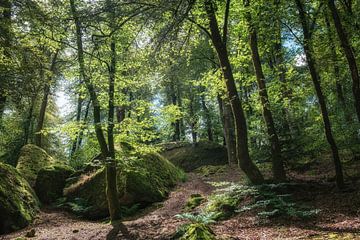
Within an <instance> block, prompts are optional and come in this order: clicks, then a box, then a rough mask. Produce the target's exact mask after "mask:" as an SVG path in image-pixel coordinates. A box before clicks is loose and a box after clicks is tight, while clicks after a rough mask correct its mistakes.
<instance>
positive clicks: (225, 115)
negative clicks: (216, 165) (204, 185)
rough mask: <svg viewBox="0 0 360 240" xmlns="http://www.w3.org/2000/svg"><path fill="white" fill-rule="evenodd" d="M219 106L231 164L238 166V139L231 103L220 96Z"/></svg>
mask: <svg viewBox="0 0 360 240" xmlns="http://www.w3.org/2000/svg"><path fill="white" fill-rule="evenodd" d="M218 104H219V109H220V115H221V122H222V124H223V130H224V140H225V146H226V150H227V156H228V162H229V164H230V165H231V164H238V161H237V157H236V137H235V127H234V117H233V114H232V111H231V106H230V103H229V102H228V101H227V100H223V99H221V97H220V96H218Z"/></svg>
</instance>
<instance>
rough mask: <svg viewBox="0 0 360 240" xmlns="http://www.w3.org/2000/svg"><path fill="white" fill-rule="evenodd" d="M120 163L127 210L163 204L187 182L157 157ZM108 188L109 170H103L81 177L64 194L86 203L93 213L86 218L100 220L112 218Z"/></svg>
mask: <svg viewBox="0 0 360 240" xmlns="http://www.w3.org/2000/svg"><path fill="white" fill-rule="evenodd" d="M119 162H121V164H120V166H119V167H118V174H117V186H118V192H119V193H120V196H119V198H120V202H121V204H122V205H123V206H132V205H134V204H137V203H139V204H141V205H147V204H150V203H153V202H158V201H161V200H163V199H164V198H165V197H166V196H167V194H168V193H169V191H170V189H171V188H172V187H173V186H175V184H176V183H177V182H178V181H182V180H184V179H185V174H184V173H183V172H182V171H181V170H180V169H178V168H176V167H175V166H174V165H173V164H172V163H170V162H169V161H168V160H166V159H165V158H163V157H162V156H160V155H159V154H156V153H147V154H141V155H139V154H134V155H131V156H128V157H127V160H121V161H119ZM105 186H106V182H105V170H104V168H100V169H99V170H97V171H96V172H93V173H89V174H88V175H82V176H80V178H79V179H78V181H76V182H75V183H73V184H72V185H71V186H68V187H67V188H66V189H65V190H64V193H65V195H66V196H67V198H68V200H69V201H72V200H73V199H75V198H81V199H84V200H85V201H86V202H87V203H88V207H89V209H91V211H90V210H89V212H88V213H87V214H84V215H85V217H87V218H91V219H98V218H101V217H106V216H108V209H107V200H106V194H105Z"/></svg>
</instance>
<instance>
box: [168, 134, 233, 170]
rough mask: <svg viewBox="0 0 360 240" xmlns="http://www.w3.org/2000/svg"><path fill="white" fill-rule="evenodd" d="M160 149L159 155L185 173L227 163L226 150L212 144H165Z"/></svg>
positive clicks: (202, 142)
mask: <svg viewBox="0 0 360 240" xmlns="http://www.w3.org/2000/svg"><path fill="white" fill-rule="evenodd" d="M161 147H162V148H163V152H162V153H161V155H162V156H164V157H165V158H167V159H169V160H170V161H171V162H172V163H174V164H175V165H176V166H178V167H181V168H182V169H184V170H185V171H193V170H194V169H196V168H199V167H201V166H205V165H214V166H217V165H224V164H227V162H228V160H227V153H226V148H225V147H224V146H222V145H219V144H217V143H214V142H208V141H200V142H198V143H197V144H191V143H184V142H179V143H167V144H163V145H161Z"/></svg>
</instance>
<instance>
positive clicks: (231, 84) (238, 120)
mask: <svg viewBox="0 0 360 240" xmlns="http://www.w3.org/2000/svg"><path fill="white" fill-rule="evenodd" d="M204 6H205V10H206V13H207V18H208V20H209V27H210V33H211V41H212V43H213V45H214V48H215V49H216V52H217V55H218V58H219V62H220V65H221V69H222V72H223V76H224V81H225V84H226V89H227V95H228V98H229V99H230V105H231V109H232V112H233V114H234V120H235V129H236V150H237V159H238V162H239V165H240V168H241V169H242V170H243V171H244V172H245V174H246V175H247V177H248V178H249V180H250V181H251V182H252V183H253V184H261V183H263V182H264V178H263V176H262V174H261V172H260V171H259V169H258V167H257V166H256V165H255V164H254V163H253V162H252V161H251V159H250V155H249V149H248V139H247V127H246V119H245V115H244V111H243V108H242V104H241V101H240V98H239V94H238V92H237V89H236V85H235V80H234V76H233V73H232V68H231V64H230V61H229V57H228V53H227V49H226V46H225V44H224V42H223V40H222V38H221V35H220V31H219V26H218V22H217V19H216V16H215V10H214V6H213V2H212V0H204Z"/></svg>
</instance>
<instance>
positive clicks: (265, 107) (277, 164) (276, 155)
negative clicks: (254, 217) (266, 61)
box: [244, 0, 286, 181]
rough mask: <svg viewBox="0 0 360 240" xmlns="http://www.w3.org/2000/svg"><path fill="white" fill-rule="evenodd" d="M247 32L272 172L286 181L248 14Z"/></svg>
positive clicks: (277, 177)
mask: <svg viewBox="0 0 360 240" xmlns="http://www.w3.org/2000/svg"><path fill="white" fill-rule="evenodd" d="M244 6H245V7H249V6H250V3H249V0H244ZM246 19H247V22H248V30H249V44H250V49H251V58H252V62H253V66H254V70H255V75H256V80H257V85H258V88H259V96H260V102H261V106H262V114H263V117H264V121H265V125H266V128H267V133H268V137H269V140H270V144H271V158H272V171H273V176H274V179H275V180H277V181H284V180H286V173H285V169H284V163H283V159H282V156H281V147H280V142H279V138H278V135H277V131H276V128H275V123H274V119H273V115H272V112H271V106H270V101H269V97H268V93H267V89H266V84H265V76H264V73H263V70H262V66H261V60H260V55H259V49H258V41H257V32H256V30H255V27H254V26H253V24H252V19H251V15H250V13H247V14H246Z"/></svg>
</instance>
